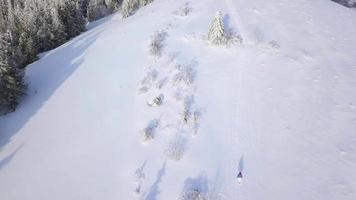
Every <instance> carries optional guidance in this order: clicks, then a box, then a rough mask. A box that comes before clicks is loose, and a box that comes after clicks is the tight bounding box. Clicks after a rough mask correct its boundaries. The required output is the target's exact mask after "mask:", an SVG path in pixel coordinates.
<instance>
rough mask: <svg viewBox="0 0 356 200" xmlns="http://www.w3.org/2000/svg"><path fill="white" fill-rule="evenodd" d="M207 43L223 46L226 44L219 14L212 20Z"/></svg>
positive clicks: (220, 14)
mask: <svg viewBox="0 0 356 200" xmlns="http://www.w3.org/2000/svg"><path fill="white" fill-rule="evenodd" d="M208 41H209V42H210V43H212V44H215V45H224V44H226V43H227V38H226V34H225V27H224V21H223V18H222V13H221V12H217V13H216V15H215V17H214V20H213V22H212V23H211V25H210V29H209V33H208Z"/></svg>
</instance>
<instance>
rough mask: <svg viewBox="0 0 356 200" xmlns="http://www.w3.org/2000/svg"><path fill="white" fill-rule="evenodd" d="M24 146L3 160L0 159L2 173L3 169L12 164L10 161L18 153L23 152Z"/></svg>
mask: <svg viewBox="0 0 356 200" xmlns="http://www.w3.org/2000/svg"><path fill="white" fill-rule="evenodd" d="M23 145H24V144H22V145H20V146H19V147H17V148H16V150H15V151H13V152H12V153H11V154H9V155H8V156H6V157H5V158H3V159H0V171H1V169H2V168H4V167H5V166H6V165H7V164H9V163H10V161H11V160H12V159H13V158H14V157H15V155H16V154H17V152H19V151H20V150H21V148H22V147H23Z"/></svg>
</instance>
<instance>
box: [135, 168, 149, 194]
mask: <svg viewBox="0 0 356 200" xmlns="http://www.w3.org/2000/svg"><path fill="white" fill-rule="evenodd" d="M144 167H145V163H144V164H143V165H142V166H141V167H140V168H138V169H137V170H136V171H135V182H136V184H137V185H136V188H135V193H136V194H140V193H141V187H142V183H143V181H144V180H145V178H146V175H145V173H144V172H143V168H144Z"/></svg>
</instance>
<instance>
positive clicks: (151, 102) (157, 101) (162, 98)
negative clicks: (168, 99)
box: [147, 94, 164, 107]
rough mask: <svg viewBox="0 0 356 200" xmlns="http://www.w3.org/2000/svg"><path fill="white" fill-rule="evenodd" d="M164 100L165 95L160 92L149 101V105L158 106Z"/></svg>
mask: <svg viewBox="0 0 356 200" xmlns="http://www.w3.org/2000/svg"><path fill="white" fill-rule="evenodd" d="M163 100H164V95H163V94H160V95H159V96H158V97H156V98H154V99H153V100H152V101H149V102H148V103H147V105H148V106H151V107H158V106H161V105H162V103H163Z"/></svg>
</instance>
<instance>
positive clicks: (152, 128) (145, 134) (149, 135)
mask: <svg viewBox="0 0 356 200" xmlns="http://www.w3.org/2000/svg"><path fill="white" fill-rule="evenodd" d="M158 126H159V120H158V119H154V120H152V121H151V122H150V123H149V124H148V125H147V127H146V128H145V129H144V130H143V131H142V141H143V142H147V141H150V140H153V139H154V136H155V133H156V130H157V128H158Z"/></svg>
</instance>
